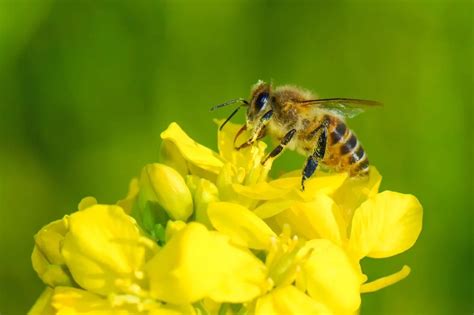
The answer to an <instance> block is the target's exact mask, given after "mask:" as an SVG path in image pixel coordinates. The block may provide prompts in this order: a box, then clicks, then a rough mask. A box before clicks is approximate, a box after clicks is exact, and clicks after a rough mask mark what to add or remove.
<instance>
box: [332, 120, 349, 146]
mask: <svg viewBox="0 0 474 315" xmlns="http://www.w3.org/2000/svg"><path fill="white" fill-rule="evenodd" d="M346 131H347V127H346V124H345V123H343V122H339V123H338V124H337V126H336V128H334V130H333V131H332V132H331V142H332V143H333V144H334V143H338V142H339V141H340V140H341V139H342V138H343V137H344V135H345V134H346Z"/></svg>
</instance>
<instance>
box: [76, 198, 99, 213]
mask: <svg viewBox="0 0 474 315" xmlns="http://www.w3.org/2000/svg"><path fill="white" fill-rule="evenodd" d="M96 204H97V199H95V198H94V197H92V196H89V197H84V198H82V200H81V201H80V202H79V205H78V206H77V210H79V211H80V210H84V209H87V208H89V207H91V206H93V205H96Z"/></svg>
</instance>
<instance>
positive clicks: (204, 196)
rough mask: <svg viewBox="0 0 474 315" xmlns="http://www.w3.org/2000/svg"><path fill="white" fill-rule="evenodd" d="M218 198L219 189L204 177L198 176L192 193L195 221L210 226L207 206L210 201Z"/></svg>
mask: <svg viewBox="0 0 474 315" xmlns="http://www.w3.org/2000/svg"><path fill="white" fill-rule="evenodd" d="M218 200H219V190H218V189H217V187H216V185H214V184H213V183H212V182H210V181H208V180H207V179H205V178H200V179H199V180H198V182H197V186H196V191H195V193H194V208H195V221H196V222H199V223H202V224H204V225H205V226H206V227H208V228H211V227H212V225H211V222H210V221H209V216H208V213H207V212H208V206H209V204H210V203H211V202H216V201H218Z"/></svg>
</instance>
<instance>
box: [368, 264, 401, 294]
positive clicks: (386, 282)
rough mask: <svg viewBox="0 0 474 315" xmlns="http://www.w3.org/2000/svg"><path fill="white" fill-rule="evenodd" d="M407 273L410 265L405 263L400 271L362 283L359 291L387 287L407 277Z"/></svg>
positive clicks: (371, 290) (372, 290)
mask: <svg viewBox="0 0 474 315" xmlns="http://www.w3.org/2000/svg"><path fill="white" fill-rule="evenodd" d="M409 274H410V267H408V266H406V265H405V266H403V268H402V269H401V270H400V271H398V272H396V273H394V274H391V275H389V276H386V277H382V278H379V279H377V280H374V281H371V282H368V283H364V284H363V285H362V286H361V288H360V291H361V292H362V293H368V292H374V291H378V290H380V289H383V288H385V287H388V286H390V285H392V284H395V283H397V282H398V281H401V280H403V279H405V278H406V277H408V275H409Z"/></svg>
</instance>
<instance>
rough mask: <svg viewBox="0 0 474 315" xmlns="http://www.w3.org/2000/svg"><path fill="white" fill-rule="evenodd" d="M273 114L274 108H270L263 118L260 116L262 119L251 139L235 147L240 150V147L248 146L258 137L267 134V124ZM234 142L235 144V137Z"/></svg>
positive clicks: (254, 129)
mask: <svg viewBox="0 0 474 315" xmlns="http://www.w3.org/2000/svg"><path fill="white" fill-rule="evenodd" d="M272 115H273V111H272V110H269V111H268V112H266V113H265V114H264V115H263V116H262V118H260V120H259V121H258V123H257V125H256V126H255V128H253V130H252V136H251V137H250V139H248V140H247V141H245V142H244V143H242V144H241V145H239V146H238V147H235V146H234V147H235V149H236V150H240V149H243V148H246V147H248V146H250V145H252V144H253V143H254V142H255V141H257V140H258V139H261V138H263V137H264V136H265V129H266V128H265V126H266V124H267V123H268V121H269V120H270V118H272ZM234 144H235V139H234Z"/></svg>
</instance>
